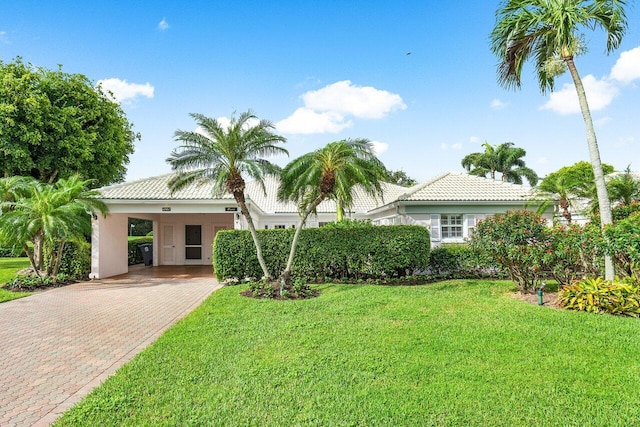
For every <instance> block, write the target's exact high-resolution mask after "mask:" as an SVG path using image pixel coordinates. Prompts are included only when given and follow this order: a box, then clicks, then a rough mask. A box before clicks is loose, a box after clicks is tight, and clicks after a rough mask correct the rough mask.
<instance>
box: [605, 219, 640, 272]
mask: <svg viewBox="0 0 640 427" xmlns="http://www.w3.org/2000/svg"><path fill="white" fill-rule="evenodd" d="M604 234H605V236H606V241H605V244H606V250H607V252H608V253H609V255H611V257H612V258H613V260H614V262H615V264H616V272H617V273H618V274H619V275H622V276H634V275H635V276H638V277H640V212H636V213H633V214H631V215H630V216H629V217H627V218H625V219H621V220H619V221H616V222H615V223H613V224H611V225H608V226H607V227H606V228H605V232H604Z"/></svg>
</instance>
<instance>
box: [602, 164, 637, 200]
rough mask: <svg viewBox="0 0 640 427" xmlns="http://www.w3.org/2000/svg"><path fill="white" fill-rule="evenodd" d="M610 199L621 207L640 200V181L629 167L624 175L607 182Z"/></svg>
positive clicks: (616, 176)
mask: <svg viewBox="0 0 640 427" xmlns="http://www.w3.org/2000/svg"><path fill="white" fill-rule="evenodd" d="M607 189H608V190H609V199H610V200H611V201H612V202H617V203H618V204H621V205H630V204H631V203H633V202H636V201H638V200H640V180H638V178H636V177H635V176H634V175H633V174H632V173H631V166H627V168H626V169H625V171H624V173H621V174H617V175H615V176H614V177H613V178H611V179H610V180H609V181H608V182H607Z"/></svg>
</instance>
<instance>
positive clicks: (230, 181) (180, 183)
mask: <svg viewBox="0 0 640 427" xmlns="http://www.w3.org/2000/svg"><path fill="white" fill-rule="evenodd" d="M191 117H193V119H194V120H195V121H196V123H197V125H198V129H197V130H196V131H189V132H188V131H182V130H177V131H176V132H175V134H174V138H175V140H176V141H180V142H181V143H182V145H180V146H179V147H178V148H176V149H174V150H173V151H172V152H171V155H170V156H169V157H168V158H167V162H168V163H169V164H170V165H171V167H172V168H173V170H175V171H178V174H177V175H176V176H175V177H174V178H172V179H171V180H170V181H169V187H170V188H171V190H172V191H176V190H179V189H181V188H183V187H185V186H187V185H189V184H191V183H194V182H200V183H202V182H213V187H214V188H213V192H214V194H213V197H218V196H220V195H221V194H223V193H224V192H225V191H227V192H229V193H230V194H232V195H233V198H234V199H235V201H236V203H237V204H238V206H239V207H240V213H242V215H243V216H244V218H245V219H246V221H247V225H248V226H249V230H250V232H251V237H252V238H253V243H254V244H255V246H256V253H257V256H258V261H259V262H260V267H261V268H262V272H263V273H264V277H265V279H267V280H270V279H271V274H270V273H269V269H268V268H267V264H266V263H265V262H264V258H263V256H262V247H261V245H260V240H259V239H258V233H257V232H256V228H255V225H254V224H253V219H252V217H251V213H250V212H249V209H248V208H247V203H246V199H245V193H244V192H245V188H246V183H245V180H244V177H243V174H245V175H247V176H249V177H251V178H253V179H255V180H257V181H258V182H259V183H260V184H261V185H262V188H263V189H264V181H263V178H264V176H265V175H266V174H269V173H276V172H277V170H278V168H277V167H276V166H275V165H273V164H271V163H270V162H269V161H267V160H265V159H264V157H266V156H272V155H277V154H286V155H289V152H288V151H287V150H285V149H284V148H282V147H279V146H278V145H276V144H279V143H284V142H286V138H284V137H283V136H280V135H276V134H275V133H273V129H274V125H273V123H271V122H270V121H268V120H259V121H258V118H257V117H256V115H255V114H254V113H253V112H252V111H251V110H249V111H247V112H244V113H242V114H240V115H239V116H237V117H236V116H235V114H234V115H232V116H231V120H230V123H229V125H228V126H225V125H224V124H223V123H221V122H220V121H218V120H216V119H212V118H209V117H206V116H204V115H202V114H191Z"/></svg>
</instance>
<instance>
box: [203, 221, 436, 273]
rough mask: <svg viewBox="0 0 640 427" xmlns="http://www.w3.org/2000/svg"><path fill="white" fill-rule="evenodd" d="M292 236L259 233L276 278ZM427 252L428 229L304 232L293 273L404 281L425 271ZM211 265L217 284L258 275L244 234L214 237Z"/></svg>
mask: <svg viewBox="0 0 640 427" xmlns="http://www.w3.org/2000/svg"><path fill="white" fill-rule="evenodd" d="M293 233H294V230H293V229H288V230H260V231H258V237H259V239H260V241H261V243H262V252H263V255H264V259H265V262H266V263H267V266H268V268H269V271H270V272H271V273H272V274H274V275H278V274H279V273H280V272H282V271H283V270H284V268H285V265H286V261H287V258H288V256H289V249H290V244H291V239H292V238H293ZM429 249H430V240H429V231H428V230H427V229H426V228H424V227H420V226H410V225H398V226H385V227H374V226H370V225H365V226H357V227H340V226H338V227H321V228H308V229H304V230H302V232H301V233H300V242H299V244H298V250H297V252H296V258H295V261H294V265H293V275H294V276H297V277H304V278H308V279H311V280H320V279H322V280H324V278H328V279H343V278H350V279H376V278H387V277H404V276H407V275H412V274H413V273H414V271H415V270H424V269H426V268H427V266H428V262H429ZM213 265H214V270H215V272H216V275H217V277H218V278H219V279H221V280H226V279H232V278H236V279H243V278H245V277H253V278H255V277H260V276H262V272H261V269H260V266H259V265H258V260H257V258H256V251H255V247H254V245H253V241H252V240H251V235H250V234H249V232H248V231H246V230H225V231H220V232H219V233H217V234H216V239H215V241H214V244H213Z"/></svg>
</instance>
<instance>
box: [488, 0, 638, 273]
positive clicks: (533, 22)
mask: <svg viewBox="0 0 640 427" xmlns="http://www.w3.org/2000/svg"><path fill="white" fill-rule="evenodd" d="M625 5H626V1H623V0H592V1H584V0H564V1H549V0H504V1H502V2H501V4H500V8H499V9H498V11H497V12H496V18H497V20H496V25H495V27H494V29H493V31H492V32H491V50H492V51H493V52H494V53H495V54H496V55H497V56H498V58H499V59H500V61H501V62H500V65H499V67H498V81H499V82H500V83H501V84H502V85H503V86H505V87H507V88H519V87H520V85H521V80H520V76H521V73H522V67H523V65H524V63H525V62H527V60H528V59H533V60H534V61H535V70H536V72H537V75H538V83H539V86H540V89H541V91H542V92H543V93H546V92H547V91H549V90H553V88H554V81H555V78H556V77H557V76H559V75H560V74H562V73H564V72H565V71H566V70H567V69H568V70H569V72H570V74H571V78H572V79H573V83H574V85H575V88H576V92H577V94H578V100H579V102H580V110H581V111H582V116H583V118H584V122H585V126H586V130H587V145H588V147H589V155H590V158H591V165H592V167H593V173H594V176H595V184H596V191H597V194H598V204H599V206H600V213H601V215H600V218H601V227H602V228H604V227H605V225H606V224H610V223H611V207H610V203H609V197H608V195H607V187H606V185H605V180H604V173H603V170H602V163H601V161H600V151H599V149H598V141H597V138H596V133H595V129H594V127H593V121H592V119H591V112H590V110H589V105H588V103H587V96H586V94H585V90H584V86H583V84H582V80H581V78H580V74H579V73H578V70H577V68H576V64H575V62H574V57H575V56H577V55H580V54H581V53H583V52H584V51H585V45H584V35H583V33H582V30H583V29H597V28H599V29H602V30H603V31H604V32H605V33H606V35H607V52H611V51H613V50H614V49H616V48H617V47H618V46H619V45H620V43H621V41H622V37H623V36H624V34H625V32H626V29H627V21H626V15H625V10H624V6H625ZM605 264H606V269H605V271H606V273H605V276H606V278H607V279H608V280H612V279H613V276H614V270H613V263H612V262H611V259H608V260H606V263H605Z"/></svg>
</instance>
